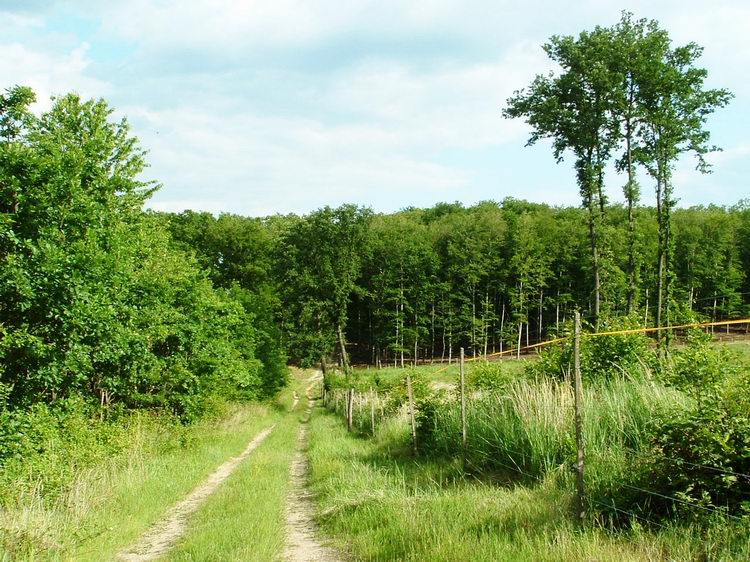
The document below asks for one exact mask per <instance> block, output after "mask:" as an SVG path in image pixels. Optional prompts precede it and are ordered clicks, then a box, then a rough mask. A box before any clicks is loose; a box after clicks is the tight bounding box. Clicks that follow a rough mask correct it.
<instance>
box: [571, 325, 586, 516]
mask: <svg viewBox="0 0 750 562" xmlns="http://www.w3.org/2000/svg"><path fill="white" fill-rule="evenodd" d="M573 370H574V373H573V374H574V377H573V380H574V385H575V388H574V393H575V424H576V449H577V460H576V519H577V520H578V521H581V522H582V521H583V518H584V515H585V508H584V505H585V503H584V488H583V418H582V415H581V410H582V408H583V388H582V382H581V313H580V312H577V311H576V317H575V336H574V339H573Z"/></svg>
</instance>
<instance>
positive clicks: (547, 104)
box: [503, 27, 618, 322]
mask: <svg viewBox="0 0 750 562" xmlns="http://www.w3.org/2000/svg"><path fill="white" fill-rule="evenodd" d="M610 43H611V41H610V34H609V32H608V31H607V30H605V29H602V28H599V27H597V28H596V29H595V30H594V31H593V32H583V33H581V34H580V36H579V37H578V38H577V39H576V38H574V37H571V36H553V37H552V38H551V39H550V41H549V43H546V44H545V45H544V46H543V49H544V51H545V52H546V53H547V55H548V56H549V57H550V58H551V59H552V60H553V61H555V62H556V63H557V64H558V65H560V67H561V71H560V73H558V74H557V75H554V74H550V75H549V76H541V75H539V76H537V77H536V78H535V79H534V81H533V82H532V84H531V86H530V87H529V88H528V90H527V91H524V90H521V91H519V92H516V94H515V95H514V96H513V97H511V98H510V99H509V100H508V106H507V108H506V109H505V110H504V112H503V113H504V115H505V117H508V118H516V117H524V118H525V119H526V121H527V123H529V124H530V125H531V126H532V127H533V131H532V134H531V136H530V138H529V141H528V142H527V145H530V144H534V143H535V142H537V141H538V140H540V139H543V138H551V139H552V141H553V151H554V155H555V158H556V159H557V161H558V162H560V161H562V159H563V157H564V154H565V152H566V151H568V150H570V151H571V152H572V153H573V155H574V157H575V169H576V177H577V181H578V187H579V190H580V193H581V199H582V202H583V206H584V208H585V209H586V210H587V211H588V228H589V242H590V245H591V268H592V277H593V295H594V304H593V315H594V318H595V319H596V321H597V322H598V319H599V317H600V314H601V304H602V303H601V284H602V279H601V273H602V267H601V259H602V256H601V244H602V240H601V232H600V229H601V225H602V221H603V218H604V212H605V207H606V197H605V195H604V170H605V166H606V164H607V162H608V160H609V158H610V156H611V154H612V151H613V149H614V148H615V146H616V145H617V143H618V138H617V135H616V134H615V133H613V127H612V117H611V115H612V106H613V103H614V96H615V94H614V92H615V91H616V87H615V81H616V77H615V76H614V75H613V74H612V73H611V72H610V71H609V69H608V67H607V65H605V64H601V61H602V59H603V58H606V57H605V55H604V53H605V52H606V50H607V49H608V48H609V46H610Z"/></svg>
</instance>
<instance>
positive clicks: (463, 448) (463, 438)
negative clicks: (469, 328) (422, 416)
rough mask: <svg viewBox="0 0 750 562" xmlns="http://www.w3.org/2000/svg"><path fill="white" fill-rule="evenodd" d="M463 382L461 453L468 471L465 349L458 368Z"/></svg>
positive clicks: (462, 351) (461, 353)
mask: <svg viewBox="0 0 750 562" xmlns="http://www.w3.org/2000/svg"><path fill="white" fill-rule="evenodd" d="M458 373H459V378H460V382H461V451H462V453H463V459H464V470H466V456H467V452H466V376H465V374H464V348H463V347H462V348H461V350H460V363H459V367H458Z"/></svg>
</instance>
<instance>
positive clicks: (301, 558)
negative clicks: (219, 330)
mask: <svg viewBox="0 0 750 562" xmlns="http://www.w3.org/2000/svg"><path fill="white" fill-rule="evenodd" d="M310 375H311V372H310V371H307V372H298V373H297V380H296V381H295V383H294V385H295V386H294V387H293V388H295V396H296V397H297V399H299V400H300V402H302V405H303V406H305V405H307V404H311V403H312V399H311V390H312V388H313V387H314V386H317V378H315V377H314V376H312V377H311V376H310ZM300 396H302V398H300ZM311 409H312V408H311V406H308V407H307V408H306V409H304V408H297V409H296V410H295V411H294V412H292V413H290V414H288V415H285V416H283V417H282V418H281V419H280V420H279V421H278V423H277V426H276V429H275V430H274V431H273V432H272V433H271V434H270V435H269V437H268V438H267V439H266V440H265V441H264V442H263V443H262V444H261V445H260V446H259V447H258V448H257V450H255V451H254V452H253V454H252V456H251V457H250V458H249V459H248V460H247V462H245V463H243V464H242V465H240V466H239V468H238V469H237V470H236V471H235V472H234V473H233V474H232V476H231V477H229V478H228V479H227V481H226V482H225V483H224V485H223V486H222V487H221V488H219V490H217V492H216V493H215V494H213V495H212V496H211V497H209V498H208V499H207V500H206V502H205V503H204V504H203V506H202V507H201V508H200V509H199V510H198V512H197V513H196V514H195V516H194V517H192V518H191V519H190V521H189V523H188V528H187V531H186V533H185V537H184V540H182V541H181V542H180V543H178V544H177V545H176V546H175V548H174V550H172V551H171V552H170V553H169V555H168V556H167V558H166V560H169V561H171V562H178V561H179V562H187V561H191V562H198V561H216V562H219V561H225V560H226V561H238V562H239V561H243V562H270V561H274V560H277V561H281V560H286V561H289V562H308V561H309V562H313V561H323V560H325V561H326V562H335V560H336V559H337V558H335V557H334V556H335V553H333V551H332V550H330V549H325V548H323V547H322V546H321V545H320V544H319V543H318V542H317V541H316V539H315V537H314V526H313V524H312V506H311V504H310V505H308V504H309V499H307V501H306V502H303V503H299V502H298V501H296V500H297V499H299V497H300V496H303V497H305V498H306V492H305V488H306V478H305V473H304V472H303V473H301V474H298V478H295V477H294V476H295V472H296V470H295V468H296V469H297V470H298V469H299V466H300V462H301V459H304V457H303V456H302V455H303V452H302V450H301V446H302V447H304V441H303V442H302V443H301V442H300V440H299V435H300V432H302V435H303V436H304V431H305V427H306V426H307V422H308V421H309V417H310V412H311ZM290 522H295V523H298V524H299V527H298V530H299V529H303V530H304V531H305V535H304V539H305V540H304V541H300V535H299V534H297V533H295V532H294V531H293V530H291V529H290ZM321 556H323V557H321Z"/></svg>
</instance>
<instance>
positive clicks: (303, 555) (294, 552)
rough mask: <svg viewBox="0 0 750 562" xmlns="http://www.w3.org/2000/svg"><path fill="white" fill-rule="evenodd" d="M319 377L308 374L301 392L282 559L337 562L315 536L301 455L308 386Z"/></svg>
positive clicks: (307, 417)
mask: <svg viewBox="0 0 750 562" xmlns="http://www.w3.org/2000/svg"><path fill="white" fill-rule="evenodd" d="M321 378H322V373H316V374H315V375H313V376H312V377H310V379H308V380H309V382H310V385H309V386H308V387H307V389H306V391H305V395H306V396H307V410H306V411H305V419H304V420H303V421H302V424H301V426H300V428H299V431H298V433H297V452H296V454H295V456H294V459H293V460H292V464H291V466H290V470H289V474H290V487H289V495H288V497H287V504H286V549H285V552H284V560H285V562H340V561H341V560H342V557H341V556H340V554H339V553H338V552H337V551H336V550H334V549H332V548H329V547H327V546H323V545H322V544H321V543H320V542H318V540H317V539H316V538H315V535H316V529H315V522H314V513H315V508H314V506H313V503H312V495H311V493H310V491H309V490H308V488H307V477H308V462H307V458H306V456H305V448H306V446H307V426H308V422H309V421H310V416H311V415H312V411H313V407H314V405H315V400H314V399H313V398H312V396H311V391H312V388H313V387H314V386H315V385H316V384H317V383H318V381H319V380H321Z"/></svg>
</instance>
